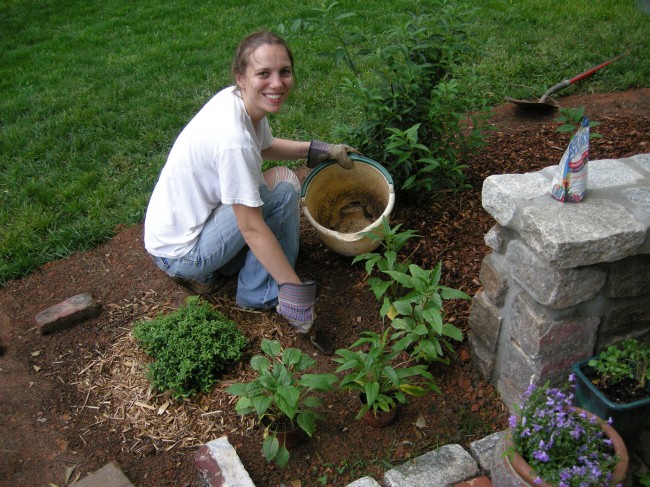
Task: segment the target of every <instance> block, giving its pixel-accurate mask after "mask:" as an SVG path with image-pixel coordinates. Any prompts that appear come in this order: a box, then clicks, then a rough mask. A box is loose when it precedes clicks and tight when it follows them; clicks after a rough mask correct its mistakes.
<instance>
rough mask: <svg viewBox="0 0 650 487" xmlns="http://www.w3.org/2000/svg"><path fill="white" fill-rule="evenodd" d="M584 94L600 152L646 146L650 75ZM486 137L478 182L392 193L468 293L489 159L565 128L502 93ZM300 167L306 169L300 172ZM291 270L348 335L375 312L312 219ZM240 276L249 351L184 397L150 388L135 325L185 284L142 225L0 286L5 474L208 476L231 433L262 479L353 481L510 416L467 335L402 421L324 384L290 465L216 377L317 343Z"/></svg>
mask: <svg viewBox="0 0 650 487" xmlns="http://www.w3.org/2000/svg"><path fill="white" fill-rule="evenodd" d="M561 103H562V105H563V106H574V107H577V106H580V105H585V106H586V107H587V112H588V114H589V115H590V117H591V118H592V119H593V120H596V121H600V122H602V124H601V125H600V126H598V127H597V128H596V129H594V131H596V132H598V133H600V134H602V136H603V137H602V138H601V139H597V140H594V141H592V146H591V154H590V157H591V159H606V158H620V157H625V156H628V155H633V154H638V153H648V152H650V146H648V134H649V133H650V118H649V117H648V113H650V90H648V89H644V90H635V91H630V92H626V93H616V94H614V93H612V94H602V95H589V96H571V97H566V98H563V99H561ZM492 120H493V123H494V124H495V132H494V133H492V134H491V135H490V137H489V139H488V142H489V144H488V146H487V147H486V148H485V149H484V150H483V152H482V153H481V155H480V156H478V157H476V158H475V159H474V160H473V161H472V163H471V164H470V165H469V167H468V169H467V173H468V175H469V176H470V182H471V184H472V185H473V189H472V190H470V191H467V192H464V193H462V194H459V195H456V196H454V195H451V194H442V195H438V196H436V197H434V198H432V199H431V200H430V201H429V202H427V204H426V205H423V206H421V207H419V208H413V207H406V206H404V205H401V204H400V202H399V200H398V201H397V204H396V207H395V210H394V212H393V215H392V216H391V222H392V223H393V224H395V223H401V224H402V225H403V227H402V229H414V230H416V231H417V233H418V234H419V235H421V237H420V238H418V239H412V240H411V241H409V244H407V248H406V250H405V253H406V254H410V255H411V260H412V261H413V262H414V263H416V264H418V265H420V266H422V267H425V268H432V267H433V266H434V265H435V264H436V263H437V262H438V261H442V284H444V285H447V286H450V287H454V288H457V289H461V290H463V291H465V292H467V293H468V294H470V295H473V294H475V293H476V292H477V291H478V290H479V289H480V283H479V281H478V272H479V269H480V265H481V261H482V259H483V257H484V256H485V255H486V254H487V253H488V251H489V250H488V248H487V247H486V246H485V244H484V241H483V235H484V234H485V233H486V232H487V231H488V230H489V228H490V227H491V226H492V225H493V224H494V222H493V220H492V219H491V218H490V217H489V215H487V213H486V212H485V211H484V210H483V209H482V207H481V201H480V190H481V184H482V181H483V179H484V178H485V177H487V176H488V175H490V174H503V173H509V172H510V173H512V172H517V173H523V172H530V171H535V170H537V169H540V168H542V167H545V166H548V165H552V164H555V163H557V162H558V161H559V159H560V157H561V156H562V153H563V151H564V148H565V147H566V145H567V143H568V135H563V134H558V133H556V132H555V128H556V127H557V124H556V123H555V122H553V120H552V117H551V116H549V115H543V114H531V113H524V114H522V113H518V112H517V111H516V110H515V108H514V107H513V106H503V107H501V108H500V109H499V110H498V111H497V112H496V113H495V116H494V117H493V119H492ZM305 174H306V172H303V174H302V177H303V178H304V176H305ZM301 239H302V240H301V249H300V251H301V253H300V256H299V260H298V264H297V270H298V274H299V275H300V276H301V277H303V278H309V279H315V280H316V281H317V282H318V284H319V297H318V302H317V304H318V315H319V317H318V321H317V323H318V326H320V327H322V328H323V329H324V330H326V331H327V332H328V333H329V334H330V335H331V336H332V337H333V339H334V344H335V346H336V347H342V346H348V345H350V344H351V343H352V341H354V340H355V339H356V338H357V336H358V334H359V333H360V332H361V331H364V330H375V331H377V330H378V329H379V327H380V320H379V312H378V309H379V308H378V305H377V303H376V300H375V298H374V296H373V295H372V293H371V292H370V291H369V290H368V288H367V286H365V285H364V271H363V265H362V264H357V265H355V266H352V265H351V259H350V258H346V257H341V256H339V255H337V254H334V253H332V252H331V251H329V250H328V249H327V248H326V247H324V246H323V244H322V242H321V241H320V239H319V237H318V236H317V234H316V232H315V231H314V230H313V229H312V228H311V227H309V226H308V225H307V223H306V222H305V221H304V219H303V226H302V230H301ZM82 292H88V293H90V294H92V295H93V296H94V297H95V298H96V299H97V300H98V301H99V302H100V303H101V305H102V313H101V314H100V316H99V317H98V318H96V319H93V320H91V321H88V322H86V323H82V324H79V325H77V326H76V327H74V328H72V329H70V330H66V331H63V332H59V333H55V334H52V335H47V336H41V335H40V334H39V333H38V331H37V329H36V328H35V321H34V316H35V315H36V314H37V313H38V312H39V311H41V310H43V309H44V308H46V307H48V306H51V305H53V304H56V303H58V302H60V301H62V300H64V299H66V298H68V297H70V296H72V295H75V294H78V293H82ZM233 296H234V283H233V282H230V283H229V284H228V285H227V286H226V287H225V288H224V289H223V291H222V292H220V293H218V294H217V295H216V296H215V298H214V301H215V303H216V304H217V305H218V306H219V309H220V310H221V311H222V312H224V314H226V315H227V316H229V317H230V318H232V319H233V320H235V321H236V322H237V323H238V324H239V325H240V327H241V329H242V331H243V332H244V333H245V334H246V335H247V336H248V337H249V339H250V340H251V345H250V347H249V348H248V350H247V355H246V357H245V359H244V362H243V363H242V364H240V365H239V366H238V368H237V369H236V370H230V371H229V373H228V374H227V375H226V376H225V377H224V382H223V383H221V384H219V386H218V387H217V388H215V391H214V392H212V393H211V394H209V395H205V396H201V397H199V398H196V399H193V400H188V401H186V402H183V403H175V402H174V401H173V400H171V399H170V398H169V397H166V396H165V395H164V394H156V393H155V392H152V391H150V390H149V387H148V382H147V381H146V379H145V378H144V375H143V373H142V371H141V365H142V364H144V363H146V361H147V357H146V356H145V355H143V354H142V352H141V351H140V350H139V349H137V348H136V347H135V346H134V345H133V342H132V340H131V338H130V336H129V331H130V329H131V327H132V324H133V322H134V321H135V320H138V319H142V318H145V317H152V316H155V315H156V314H157V313H159V312H163V311H170V310H172V309H175V308H176V307H178V306H179V304H180V303H182V302H183V300H184V298H185V297H186V294H185V293H184V292H183V290H182V289H181V288H180V287H178V286H177V285H176V284H174V283H173V282H172V281H171V280H170V279H168V278H167V277H166V276H165V275H164V274H162V272H160V271H159V270H158V269H157V268H156V267H155V266H154V265H153V263H152V262H151V261H150V259H149V258H148V257H147V255H146V253H145V252H144V250H143V247H142V227H141V226H135V227H130V228H120V229H117V234H116V236H115V237H114V238H113V239H112V240H111V241H109V242H107V243H106V244H104V245H101V246H98V247H96V248H95V249H93V250H91V251H89V252H86V253H79V254H74V255H73V256H71V257H70V258H68V259H64V260H61V261H58V262H54V263H51V264H48V265H46V266H44V267H43V268H42V269H40V270H39V271H37V272H34V273H33V274H31V275H30V276H28V277H26V278H25V279H22V280H17V281H13V282H11V283H9V284H8V286H6V287H5V288H3V289H2V290H0V310H1V311H0V341H1V343H2V346H3V348H4V354H3V355H2V356H0V376H1V377H2V384H3V394H2V395H1V396H0V418H1V419H2V420H1V421H0V459H2V460H1V461H0V485H7V486H8V485H44V484H45V485H47V484H49V483H54V484H57V485H59V486H62V485H66V479H67V480H69V481H71V480H74V479H75V478H77V477H79V476H83V475H85V474H86V473H88V472H90V471H93V470H95V469H97V468H99V467H100V466H102V465H103V464H105V463H106V462H108V461H110V460H115V461H117V463H118V464H119V465H120V466H121V467H122V469H123V470H124V472H125V473H126V475H127V476H128V477H129V478H130V480H131V481H132V482H133V483H134V484H135V485H138V486H139V487H145V486H158V485H161V482H162V483H169V481H170V479H173V481H171V483H173V484H174V485H179V486H183V485H185V486H194V485H199V482H198V479H197V474H196V470H195V468H194V465H193V455H194V452H195V451H196V448H197V446H198V445H200V444H202V443H204V442H207V441H209V440H211V439H213V438H216V437H218V436H221V435H224V434H225V435H228V437H229V440H230V442H231V443H232V444H233V445H234V446H235V447H236V448H237V450H238V453H239V456H240V458H241V459H242V461H243V462H244V465H245V467H246V468H247V470H248V471H249V472H250V474H251V477H252V478H253V481H254V482H255V483H256V485H259V486H275V485H278V484H279V483H281V482H284V483H285V484H287V485H289V483H290V482H291V481H294V480H295V481H301V483H302V486H318V485H337V486H338V485H345V484H346V483H348V482H351V481H353V480H355V479H356V478H358V477H361V476H363V475H372V476H374V477H375V478H377V479H378V480H380V479H381V476H382V472H383V471H385V470H386V469H388V468H390V467H391V466H393V465H397V464H400V463H402V462H404V461H406V460H407V459H408V458H410V457H414V456H417V455H420V454H422V453H424V452H426V451H428V450H430V449H433V448H436V447H438V446H441V445H444V444H447V443H460V444H461V445H463V446H467V445H469V443H470V442H471V441H474V440H476V439H478V438H480V437H483V436H485V435H487V434H489V433H492V432H493V431H498V430H501V429H504V428H505V427H506V425H507V422H506V420H507V411H506V410H505V409H504V408H503V407H502V405H501V403H500V401H499V399H498V395H497V394H496V392H495V390H494V388H493V387H492V386H491V385H489V384H487V383H485V381H483V380H482V378H481V377H480V375H479V374H478V373H477V371H476V370H475V369H474V368H473V367H472V363H471V357H470V355H469V352H468V350H469V348H468V347H467V344H466V343H462V344H460V345H459V346H458V347H457V349H458V352H459V353H458V356H457V357H456V358H454V359H453V360H452V363H451V364H450V365H449V366H445V365H439V366H435V367H433V368H432V373H433V374H434V377H435V378H436V381H437V383H438V385H439V386H440V388H441V389H442V394H434V393H431V394H428V395H427V396H425V397H421V398H414V399H411V400H410V403H409V405H407V406H406V407H402V408H401V409H400V412H399V415H398V417H397V420H396V421H395V423H393V425H392V426H390V427H388V428H387V429H383V430H374V429H372V428H370V427H369V426H367V425H366V424H365V423H363V422H361V421H357V420H354V416H355V414H356V408H357V404H356V401H357V398H356V397H354V396H352V395H350V396H346V395H340V394H338V395H336V394H327V395H325V396H324V397H325V401H326V408H325V412H326V414H327V415H328V420H327V421H324V422H320V423H319V424H318V428H317V432H316V435H315V437H314V438H312V439H310V440H308V441H305V442H303V443H301V444H300V445H299V446H298V447H297V448H296V449H294V450H293V451H292V456H291V460H290V462H289V465H288V467H287V468H286V469H285V470H282V471H280V470H278V469H277V468H274V467H272V466H270V465H268V464H267V463H266V462H265V461H264V460H263V458H262V456H261V452H260V448H261V432H260V430H259V429H258V428H257V427H255V426H254V425H253V424H252V423H251V420H250V419H248V418H240V417H238V416H237V415H236V414H235V413H234V402H235V401H234V399H233V398H232V397H231V396H229V395H228V394H226V393H225V392H223V389H224V388H225V387H226V386H227V385H228V384H229V383H230V382H231V381H233V380H237V381H242V380H246V379H247V375H249V371H248V370H247V360H248V359H249V358H250V357H251V356H252V355H254V354H256V353H258V352H259V343H260V341H261V339H262V338H273V339H276V340H279V341H281V342H282V343H283V345H285V346H289V345H291V346H297V347H299V348H301V349H302V350H303V351H307V352H309V353H315V351H314V349H313V347H312V346H311V344H309V342H308V341H307V340H305V339H303V338H301V337H299V336H297V335H295V334H294V333H293V332H292V331H291V330H290V328H289V326H287V325H286V324H284V323H283V322H282V320H280V319H279V318H278V317H277V316H276V315H275V314H274V313H254V312H253V313H251V312H246V311H243V310H239V309H237V308H235V307H234V306H233ZM447 312H448V319H449V320H450V321H452V322H453V323H454V324H455V325H456V326H458V327H459V328H461V329H462V330H464V331H466V330H467V315H468V313H469V302H466V301H459V302H455V301H450V302H448V308H447ZM315 358H316V359H317V361H318V366H317V369H318V370H317V371H332V370H333V369H334V368H335V367H334V365H335V364H333V363H332V362H331V360H330V358H329V357H324V356H322V355H318V354H316V355H315Z"/></svg>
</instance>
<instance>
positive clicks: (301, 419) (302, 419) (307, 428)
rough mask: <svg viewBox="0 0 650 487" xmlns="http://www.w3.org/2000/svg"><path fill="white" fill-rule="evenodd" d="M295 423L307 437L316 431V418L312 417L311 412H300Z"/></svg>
mask: <svg viewBox="0 0 650 487" xmlns="http://www.w3.org/2000/svg"><path fill="white" fill-rule="evenodd" d="M297 421H298V425H299V426H300V427H301V428H302V429H303V431H304V432H305V433H307V434H308V435H309V436H312V435H313V434H314V431H316V417H315V416H314V413H313V412H311V411H304V410H303V411H300V412H299V413H298V418H297Z"/></svg>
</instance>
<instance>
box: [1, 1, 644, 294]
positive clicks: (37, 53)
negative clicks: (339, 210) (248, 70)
mask: <svg viewBox="0 0 650 487" xmlns="http://www.w3.org/2000/svg"><path fill="white" fill-rule="evenodd" d="M432 3H433V2H417V1H414V0H413V1H407V0H375V1H373V2H362V1H358V0H347V1H346V0H341V1H340V2H339V4H338V5H336V6H335V7H334V8H333V9H332V12H333V14H334V15H339V14H342V13H345V12H355V13H356V14H357V15H355V16H352V17H347V18H343V19H341V20H339V21H337V22H336V25H337V26H338V28H339V31H340V32H341V33H343V34H349V33H353V32H355V30H359V31H362V32H374V33H379V32H382V31H383V30H385V29H387V28H388V27H389V26H394V25H398V24H399V23H402V22H404V20H405V19H406V18H407V16H408V15H409V14H408V12H409V10H411V9H414V8H423V7H422V6H423V5H431V4H432ZM468 3H469V4H470V5H472V6H475V7H476V11H475V13H474V15H475V19H476V20H475V23H474V25H475V32H474V34H475V35H476V37H477V41H478V42H479V45H480V46H481V48H482V52H481V55H480V56H478V57H477V58H476V59H474V60H473V62H471V63H470V64H469V65H468V66H467V68H468V69H471V70H473V71H475V73H476V74H477V75H479V76H481V77H482V83H483V85H484V86H485V97H486V99H489V100H490V101H491V102H493V103H498V102H500V100H502V99H503V96H504V95H511V96H515V97H526V98H531V97H533V98H534V97H538V96H540V95H541V94H542V93H543V92H544V91H545V90H546V89H547V88H548V87H550V86H551V85H553V84H555V83H556V82H558V81H560V80H561V79H563V78H566V77H571V76H573V75H575V74H577V73H579V72H581V71H583V70H585V69H587V68H589V67H591V66H594V65H596V64H599V63H600V62H602V61H604V60H606V59H608V58H610V57H613V56H614V55H617V54H619V53H621V52H624V51H628V54H627V55H626V56H625V57H624V58H622V59H621V60H619V61H617V62H615V63H613V64H612V65H611V66H610V67H608V68H606V69H605V70H603V71H600V72H599V73H597V74H596V75H595V76H593V77H592V78H591V79H589V80H587V81H584V82H581V83H579V84H577V85H574V86H572V87H571V88H570V89H568V90H567V91H566V93H570V92H590V91H618V90H625V89H628V88H630V87H638V86H648V84H649V83H650V81H649V80H650V61H649V59H650V49H649V45H650V40H648V39H649V38H650V36H648V35H647V33H648V32H650V16H648V15H645V14H643V13H641V11H640V10H638V9H636V8H635V6H634V2H633V0H629V1H625V2H623V1H621V0H598V1H593V0H574V1H572V2H557V1H550V0H520V1H512V2H509V1H506V0H484V1H478V2H468ZM322 6H323V4H322V3H321V2H316V1H312V0H306V1H305V0H303V1H296V0H283V1H276V0H259V1H252V2H241V1H233V0H220V1H208V2H202V3H201V4H200V5H198V6H197V2H191V1H189V0H177V1H174V2H164V1H163V2H160V1H152V0H140V1H138V2H120V1H116V0H106V1H104V2H86V1H84V2H82V1H78V0H77V1H75V0H67V1H61V0H43V1H39V2H32V1H27V0H4V1H3V2H2V3H1V4H0V32H1V34H2V35H1V36H0V60H1V61H0V87H1V92H2V97H1V98H0V149H1V150H0V201H1V205H0V229H1V232H0V284H2V285H4V284H5V283H6V282H7V281H8V280H10V279H13V278H17V277H20V276H23V275H25V274H27V273H29V272H30V271H32V270H34V269H35V268H37V267H38V266H40V265H42V264H43V263H45V262H47V261H51V260H54V259H58V258H61V257H64V256H66V255H69V254H70V253H71V252H74V251H77V250H83V249H86V248H89V247H91V246H93V245H96V244H97V243H99V242H101V241H103V240H105V239H106V238H108V237H110V236H111V234H112V231H113V228H114V227H115V225H116V224H119V223H127V224H130V223H137V222H141V221H142V219H143V216H144V210H145V208H146V204H147V201H148V198H149V195H150V193H151V190H152V189H153V185H154V183H155V181H156V178H157V175H158V172H159V171H160V168H161V167H162V165H163V164H164V161H165V157H166V155H167V152H168V151H169V149H170V147H171V144H172V143H173V141H174V138H175V137H176V135H177V134H178V133H179V131H180V130H181V129H182V128H183V126H184V125H185V124H186V123H187V121H188V120H189V119H190V118H191V116H192V115H193V114H194V113H195V112H196V111H197V110H198V109H199V108H200V107H201V106H202V105H203V104H204V103H205V102H206V101H207V100H208V99H209V98H210V96H211V95H212V94H213V93H215V92H216V91H218V90H219V89H220V88H222V87H224V86H225V85H227V84H228V83H229V67H230V60H231V55H232V52H233V50H234V48H235V46H236V43H237V41H238V40H239V39H240V38H241V37H243V36H244V35H245V34H247V33H250V32H252V31H254V30H257V29H262V28H264V29H276V27H277V26H278V24H284V25H285V26H290V25H292V24H293V22H294V21H295V20H296V19H302V20H307V19H309V18H311V17H314V16H315V13H314V11H313V9H314V8H316V7H322ZM319 22H320V20H316V21H315V25H320V23H319ZM328 32H330V33H332V32H334V30H333V29H331V30H329V31H328ZM289 40H290V43H291V45H292V48H293V50H294V54H295V57H296V63H297V82H298V88H297V90H296V91H295V93H294V95H293V96H292V99H291V100H290V101H289V103H288V105H287V106H286V108H285V109H284V110H283V112H282V114H281V115H280V116H279V117H274V118H273V120H272V125H273V128H274V133H275V134H276V135H277V136H281V137H288V138H293V137H295V138H301V139H305V140H306V139H310V138H315V137H316V138H321V139H325V140H328V139H331V138H332V137H333V135H332V134H333V133H334V130H335V128H336V126H337V125H338V124H341V123H344V122H352V123H353V122H354V121H355V120H357V119H358V117H359V116H360V115H359V110H358V107H355V106H352V104H351V102H350V100H348V99H346V97H345V96H343V95H342V94H341V93H340V90H339V89H338V88H339V85H340V81H341V79H342V78H343V77H345V76H350V75H351V73H350V72H349V71H348V70H347V69H346V68H345V67H344V66H340V67H337V66H336V65H335V64H334V62H333V61H332V59H331V58H328V57H326V56H322V55H320V53H322V52H323V51H332V50H334V49H335V48H336V47H337V43H336V41H335V39H334V36H332V35H322V33H321V34H317V33H316V32H305V33H302V34H298V35H292V36H290V37H289Z"/></svg>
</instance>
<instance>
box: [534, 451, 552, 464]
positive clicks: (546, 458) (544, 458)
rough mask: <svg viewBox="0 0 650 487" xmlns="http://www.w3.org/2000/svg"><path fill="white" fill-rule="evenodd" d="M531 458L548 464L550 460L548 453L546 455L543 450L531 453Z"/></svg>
mask: <svg viewBox="0 0 650 487" xmlns="http://www.w3.org/2000/svg"><path fill="white" fill-rule="evenodd" d="M533 458H535V460H539V461H540V462H544V463H546V462H548V461H549V460H550V459H551V457H549V456H548V453H546V452H545V451H544V450H537V451H535V452H533Z"/></svg>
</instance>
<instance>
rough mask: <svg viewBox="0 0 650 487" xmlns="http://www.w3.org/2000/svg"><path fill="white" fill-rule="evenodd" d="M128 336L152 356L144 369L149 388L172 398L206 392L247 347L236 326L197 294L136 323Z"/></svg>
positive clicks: (244, 338)
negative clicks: (174, 307) (178, 305)
mask: <svg viewBox="0 0 650 487" xmlns="http://www.w3.org/2000/svg"><path fill="white" fill-rule="evenodd" d="M132 334H133V337H134V338H135V340H136V341H137V342H138V344H139V345H140V346H142V348H143V349H144V351H145V352H146V353H147V354H149V355H151V356H152V357H153V358H154V361H153V362H152V363H151V364H150V365H149V370H148V376H149V379H150V380H151V383H152V385H153V386H154V387H155V388H157V389H159V390H161V391H166V390H170V391H171V394H172V396H173V397H174V398H175V399H181V398H184V397H190V396H193V395H195V394H197V393H198V392H207V391H209V390H210V388H211V387H212V386H213V385H214V383H215V382H216V381H217V378H218V376H219V374H220V372H222V371H223V370H224V369H225V368H226V366H227V365H228V364H230V363H232V362H236V361H238V360H239V359H240V358H241V355H242V351H243V350H244V348H245V347H246V345H247V340H246V337H245V336H244V335H243V334H242V333H241V332H240V331H239V330H238V329H237V326H236V325H235V323H234V322H232V321H230V320H228V319H226V318H225V317H224V316H223V315H222V314H221V313H219V312H218V311H216V310H215V309H214V308H212V306H211V305H210V304H209V303H207V302H205V301H202V300H200V298H199V297H198V296H192V297H190V298H188V299H187V302H186V303H185V304H184V305H183V306H181V307H179V308H178V309H177V310H176V311H174V312H173V313H170V314H167V315H160V316H158V317H156V318H154V319H153V320H147V321H139V322H137V323H136V324H135V325H134V327H133V330H132Z"/></svg>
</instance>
